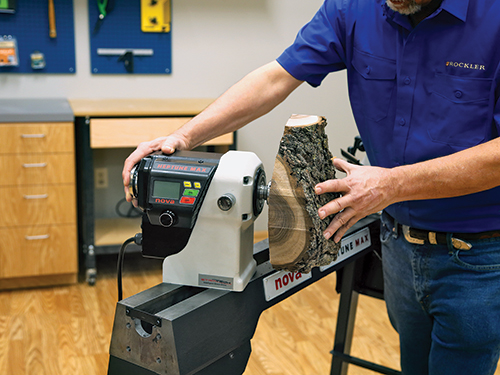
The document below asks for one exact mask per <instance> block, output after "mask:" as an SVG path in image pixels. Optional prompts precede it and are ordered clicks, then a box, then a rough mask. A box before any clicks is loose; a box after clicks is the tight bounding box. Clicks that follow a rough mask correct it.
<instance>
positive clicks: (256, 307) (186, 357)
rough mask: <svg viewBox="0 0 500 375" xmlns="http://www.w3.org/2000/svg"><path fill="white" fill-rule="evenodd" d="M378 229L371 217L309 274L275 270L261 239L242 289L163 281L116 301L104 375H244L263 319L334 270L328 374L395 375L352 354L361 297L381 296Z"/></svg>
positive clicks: (376, 219)
mask: <svg viewBox="0 0 500 375" xmlns="http://www.w3.org/2000/svg"><path fill="white" fill-rule="evenodd" d="M379 225H380V223H379V220H378V217H376V216H372V217H369V218H366V219H364V220H362V221H361V222H359V223H358V224H357V225H356V226H355V227H354V228H352V229H351V230H350V231H349V233H348V235H347V236H346V237H345V238H347V239H351V241H352V243H351V244H350V245H349V243H347V244H346V245H344V242H343V247H342V253H341V254H340V256H339V259H338V261H337V262H336V263H334V264H333V265H332V266H330V267H329V268H327V269H323V270H321V269H318V268H315V269H313V271H312V272H311V274H310V275H309V274H308V275H301V276H297V275H294V274H292V273H285V272H281V273H279V272H277V271H275V270H273V269H272V267H271V265H270V263H269V250H268V243H267V240H265V241H262V242H259V243H258V244H256V245H255V246H254V257H255V259H256V260H257V264H258V265H257V271H256V274H255V275H254V276H253V278H252V280H251V281H250V283H249V284H248V285H247V287H246V288H245V290H244V291H243V292H229V291H224V290H215V289H205V288H198V287H187V286H179V285H172V284H167V283H162V284H159V285H156V286H154V287H152V288H150V289H147V290H145V291H143V292H141V293H138V294H136V295H134V296H131V297H129V298H127V299H124V300H122V301H120V302H118V304H117V307H116V313H115V322H114V326H113V334H112V338H111V345H110V359H109V368H108V375H128V374H130V375H132V374H133V375H155V374H162V375H193V374H196V375H241V374H243V372H244V371H245V368H246V366H247V362H248V359H249V356H250V353H251V344H250V340H251V339H252V337H253V335H254V332H255V329H256V327H257V323H258V320H259V317H260V314H261V313H262V312H263V311H264V310H266V309H268V308H270V307H272V306H274V305H275V304H277V303H279V302H281V301H282V300H284V299H286V298H288V297H289V296H291V295H292V294H295V293H296V292H298V291H299V290H302V289H303V288H305V287H307V286H308V285H310V284H312V283H314V282H315V281H317V280H319V279H321V278H323V277H325V276H327V275H328V274H330V273H332V272H334V271H340V272H339V274H338V275H339V278H338V283H337V284H338V287H340V288H341V299H340V306H339V315H338V321H337V331H336V335H335V342H334V350H333V352H332V354H333V360H332V368H331V374H335V375H340V374H346V373H347V365H348V363H353V364H356V365H358V366H362V367H366V368H369V369H372V370H374V371H378V372H381V373H385V374H398V373H399V372H396V371H394V370H391V369H388V368H385V367H382V366H378V365H376V364H372V363H369V362H366V361H363V360H360V359H357V358H353V357H350V356H349V351H350V345H351V339H352V333H353V327H354V318H355V313H356V303H357V295H358V293H365V294H369V295H373V296H376V297H381V296H382V290H383V289H382V285H381V264H380V261H379V258H378V257H376V256H374V255H373V254H374V250H376V251H379V249H380V241H379V236H378V234H379ZM367 241H368V242H367ZM359 249H361V250H359ZM377 262H378V263H377ZM311 339H314V338H311Z"/></svg>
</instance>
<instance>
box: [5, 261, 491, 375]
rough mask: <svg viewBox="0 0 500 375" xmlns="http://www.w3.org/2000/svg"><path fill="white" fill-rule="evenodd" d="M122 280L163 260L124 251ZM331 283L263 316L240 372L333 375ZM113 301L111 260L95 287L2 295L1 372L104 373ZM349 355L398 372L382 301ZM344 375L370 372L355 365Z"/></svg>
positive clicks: (138, 277) (139, 284)
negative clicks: (245, 367) (331, 372)
mask: <svg viewBox="0 0 500 375" xmlns="http://www.w3.org/2000/svg"><path fill="white" fill-rule="evenodd" d="M123 282H124V297H127V296H130V295H132V294H135V293H137V292H140V291H142V290H144V289H146V288H149V287H151V286H154V285H156V284H158V283H160V282H161V263H160V262H159V261H155V260H148V259H143V258H141V257H140V255H139V254H127V255H126V257H125V269H124V280H123ZM335 283H336V276H335V274H332V275H330V276H328V277H326V278H324V279H322V280H320V281H319V282H317V283H315V284H313V285H311V286H310V287H308V288H306V289H304V290H302V291H301V292H299V293H297V294H295V295H294V296H292V297H290V298H288V299H287V300H285V301H283V302H282V303H280V304H278V305H276V306H274V307H272V308H271V309H269V310H267V311H265V312H264V313H263V314H262V317H261V319H260V320H259V324H258V327H257V331H256V333H255V336H254V338H253V340H252V348H253V352H252V355H251V357H250V361H249V363H248V366H247V370H246V371H245V375H281V374H282V375H321V374H325V375H326V374H329V373H330V361H331V355H330V354H329V351H330V350H331V349H332V343H333V335H334V333H335V324H336V314H337V306H338V295H337V294H336V292H335ZM116 300H117V289H116V256H101V257H99V258H98V280H97V284H96V285H95V286H93V287H91V286H88V285H87V284H86V283H84V282H83V281H82V282H80V283H79V284H77V285H71V286H63V287H52V288H42V289H31V290H17V291H3V292H0V374H7V375H44V374H46V375H59V374H61V375H73V374H82V375H83V374H84V375H94V374H95V375H105V374H106V373H107V365H108V349H109V342H110V337H111V329H112V324H113V318H114V311H115V304H116ZM352 354H353V355H356V356H359V357H361V358H363V359H366V360H370V361H375V362H377V363H379V364H382V365H385V366H390V367H392V368H399V365H398V362H399V354H398V343H397V336H396V334H395V332H394V331H393V330H392V328H391V327H390V325H389V322H388V319H387V314H386V311H385V307H384V303H383V301H380V300H376V299H373V298H369V297H364V296H360V301H359V305H358V314H357V318H356V329H355V337H354V342H353V349H352ZM348 373H349V374H351V375H353V374H373V373H372V372H370V371H368V370H364V369H360V368H358V367H355V366H350V367H349V372H348ZM497 374H500V372H498V371H497ZM221 375H225V374H221Z"/></svg>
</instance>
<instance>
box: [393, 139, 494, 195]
mask: <svg viewBox="0 0 500 375" xmlns="http://www.w3.org/2000/svg"><path fill="white" fill-rule="evenodd" d="M392 175H393V179H394V182H395V184H396V185H395V186H397V201H407V200H420V199H436V198H450V197H457V196H462V195H467V194H472V193H477V192H479V191H484V190H488V189H491V188H494V187H496V186H500V138H496V139H494V140H492V141H489V142H487V143H484V144H481V145H478V146H476V147H472V148H469V149H467V150H463V151H461V152H457V153H455V154H452V155H448V156H444V157H442V158H438V159H433V160H428V161H425V162H422V163H417V164H413V165H406V166H401V167H396V168H394V169H393V170H392Z"/></svg>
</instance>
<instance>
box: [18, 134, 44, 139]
mask: <svg viewBox="0 0 500 375" xmlns="http://www.w3.org/2000/svg"><path fill="white" fill-rule="evenodd" d="M21 138H45V134H21Z"/></svg>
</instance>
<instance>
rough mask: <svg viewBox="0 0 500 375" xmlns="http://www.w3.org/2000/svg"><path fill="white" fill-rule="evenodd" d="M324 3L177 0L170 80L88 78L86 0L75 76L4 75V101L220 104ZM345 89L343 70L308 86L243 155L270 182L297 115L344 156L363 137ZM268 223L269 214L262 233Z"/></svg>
mask: <svg viewBox="0 0 500 375" xmlns="http://www.w3.org/2000/svg"><path fill="white" fill-rule="evenodd" d="M321 3H322V0H306V1H305V0H173V13H172V18H173V23H172V74H171V75H150V76H148V75H136V76H134V75H118V76H117V75H92V74H91V73H90V54H89V26H88V11H87V5H88V1H87V0H74V11H75V37H76V41H75V47H76V74H73V75H58V74H47V75H34V74H0V98H40V97H66V98H135V97H141V98H153V97H162V98H188V97H196V98H201V97H213V98H215V97H217V96H219V95H220V94H221V93H222V92H224V91H225V90H226V89H227V88H228V87H230V86H231V85H232V84H233V83H235V82H236V81H237V80H239V79H240V78H241V77H243V75H245V74H246V73H248V72H250V71H251V70H253V69H255V68H257V67H259V66H260V65H263V64H265V63H267V62H269V61H271V60H274V59H275V58H276V57H277V56H278V55H279V54H280V53H281V51H282V50H283V49H284V48H286V47H287V46H288V45H289V44H291V43H292V42H293V40H294V38H295V35H296V33H297V31H298V30H299V28H300V27H301V26H302V25H303V24H304V23H306V22H307V21H308V20H310V19H311V18H312V16H313V15H314V13H315V12H316V10H317V9H318V8H319V7H320V5H321ZM117 6H119V4H117ZM346 85H347V84H346V75H345V74H344V73H343V72H340V73H336V74H333V75H331V76H330V77H328V78H327V79H326V80H325V82H324V83H323V85H322V86H321V87H320V88H316V89H313V88H311V87H310V86H308V85H307V84H304V85H302V86H301V87H300V88H299V89H298V90H296V92H294V93H293V94H292V95H291V96H290V97H289V98H288V99H287V101H285V102H284V103H283V104H281V105H280V106H279V107H278V108H276V109H275V110H274V111H272V112H271V113H270V114H268V115H266V116H264V117H263V118H261V119H259V120H257V121H255V122H254V123H252V124H250V125H249V126H247V127H246V128H244V129H242V130H240V131H239V133H238V149H240V150H248V151H253V152H255V153H256V154H257V155H258V156H259V157H260V158H261V159H262V161H263V162H264V165H265V168H266V172H267V175H268V178H270V176H271V175H272V168H273V164H274V158H275V156H276V151H277V147H278V142H279V139H280V138H281V134H282V131H283V126H284V124H285V122H286V120H287V119H288V117H289V116H290V115H291V114H292V113H303V114H318V115H323V116H325V117H326V118H327V119H328V122H329V126H328V127H327V133H328V137H329V140H330V150H331V151H332V153H333V154H334V155H339V154H340V151H339V149H340V147H343V148H345V147H347V146H348V145H350V144H352V141H353V137H354V136H355V135H356V134H357V132H356V130H355V126H354V120H353V118H352V115H351V111H350V106H349V101H348V98H347V90H346ZM97 164H98V163H97ZM116 169H117V170H119V166H117V167H116ZM111 177H112V176H111ZM117 179H118V184H119V177H118V176H117ZM266 225H267V211H265V212H264V213H263V214H262V215H261V218H260V219H259V221H258V223H257V230H264V229H265V228H266Z"/></svg>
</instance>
